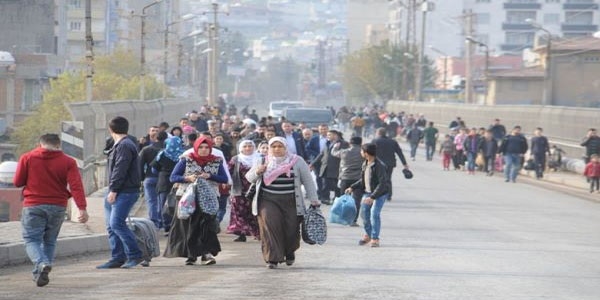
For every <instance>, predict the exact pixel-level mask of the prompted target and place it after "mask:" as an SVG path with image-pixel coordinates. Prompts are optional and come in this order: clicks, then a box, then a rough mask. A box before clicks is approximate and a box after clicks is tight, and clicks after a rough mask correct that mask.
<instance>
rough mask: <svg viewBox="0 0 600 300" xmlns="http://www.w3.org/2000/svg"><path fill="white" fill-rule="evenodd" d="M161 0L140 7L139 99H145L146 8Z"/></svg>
mask: <svg viewBox="0 0 600 300" xmlns="http://www.w3.org/2000/svg"><path fill="white" fill-rule="evenodd" d="M161 1H162V0H155V1H154V2H152V3H150V4H148V5H146V6H144V8H142V15H141V16H140V18H141V19H142V26H141V28H140V35H141V41H140V52H141V53H140V68H141V70H140V100H141V101H144V100H145V99H146V95H145V93H146V82H145V81H146V42H145V41H144V39H145V37H146V10H147V9H148V8H150V7H152V6H154V5H156V4H158V3H160V2H161Z"/></svg>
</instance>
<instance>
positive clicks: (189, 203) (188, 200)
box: [177, 183, 197, 220]
mask: <svg viewBox="0 0 600 300" xmlns="http://www.w3.org/2000/svg"><path fill="white" fill-rule="evenodd" d="M196 206H197V205H196V183H192V184H190V185H188V186H187V187H186V188H185V191H184V192H183V195H182V196H181V199H179V202H178V203H177V218H179V219H182V220H187V219H188V218H189V217H190V216H191V215H192V214H193V213H194V212H195V211H196Z"/></svg>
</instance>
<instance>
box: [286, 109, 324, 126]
mask: <svg viewBox="0 0 600 300" xmlns="http://www.w3.org/2000/svg"><path fill="white" fill-rule="evenodd" d="M283 116H284V117H285V118H286V119H287V120H289V121H291V122H293V123H296V124H298V123H305V124H306V126H307V127H309V128H313V127H317V126H319V125H321V124H327V125H329V126H330V127H331V126H333V125H334V119H333V115H332V114H331V110H329V109H325V108H318V107H299V108H287V109H285V110H284V111H283Z"/></svg>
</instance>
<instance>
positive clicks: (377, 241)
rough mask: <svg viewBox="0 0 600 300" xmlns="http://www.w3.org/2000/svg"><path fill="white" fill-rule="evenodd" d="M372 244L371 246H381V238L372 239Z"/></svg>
mask: <svg viewBox="0 0 600 300" xmlns="http://www.w3.org/2000/svg"><path fill="white" fill-rule="evenodd" d="M370 245H371V248H377V247H379V239H377V240H375V239H372V240H371V243H370Z"/></svg>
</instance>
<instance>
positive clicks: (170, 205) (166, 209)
mask: <svg viewBox="0 0 600 300" xmlns="http://www.w3.org/2000/svg"><path fill="white" fill-rule="evenodd" d="M177 198H178V197H177V188H176V187H173V188H171V191H170V192H169V193H168V194H167V199H166V201H165V204H164V205H163V208H162V211H163V213H165V214H167V215H169V216H174V215H175V208H176V207H177V201H178V200H179V199H177Z"/></svg>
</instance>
